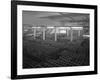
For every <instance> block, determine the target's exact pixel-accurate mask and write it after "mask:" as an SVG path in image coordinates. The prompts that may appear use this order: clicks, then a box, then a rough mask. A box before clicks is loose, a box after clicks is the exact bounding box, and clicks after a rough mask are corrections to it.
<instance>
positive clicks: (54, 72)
mask: <svg viewBox="0 0 100 80" xmlns="http://www.w3.org/2000/svg"><path fill="white" fill-rule="evenodd" d="M12 14H13V17H12V39H13V40H12V41H13V42H12V44H13V48H12V67H13V68H12V78H15V75H17V78H28V77H30V78H38V77H55V76H70V75H86V74H96V73H97V60H96V59H97V50H96V46H97V42H96V38H97V33H96V31H97V23H96V22H97V7H96V6H93V5H77V4H76V5H75V4H61V3H43V2H27V1H26V2H24V1H15V2H14V1H12ZM16 39H17V40H16ZM14 44H15V45H14ZM13 53H14V54H13Z"/></svg>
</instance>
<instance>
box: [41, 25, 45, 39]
mask: <svg viewBox="0 0 100 80" xmlns="http://www.w3.org/2000/svg"><path fill="white" fill-rule="evenodd" d="M42 29H43V40H45V27H43V28H42Z"/></svg>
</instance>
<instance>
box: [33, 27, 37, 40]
mask: <svg viewBox="0 0 100 80" xmlns="http://www.w3.org/2000/svg"><path fill="white" fill-rule="evenodd" d="M33 30H34V39H36V28H34V29H33Z"/></svg>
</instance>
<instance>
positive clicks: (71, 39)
mask: <svg viewBox="0 0 100 80" xmlns="http://www.w3.org/2000/svg"><path fill="white" fill-rule="evenodd" d="M70 37H71V38H70V41H71V42H72V41H73V30H72V28H71V36H70Z"/></svg>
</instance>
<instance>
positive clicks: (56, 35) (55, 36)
mask: <svg viewBox="0 0 100 80" xmlns="http://www.w3.org/2000/svg"><path fill="white" fill-rule="evenodd" d="M55 41H57V29H56V27H55Z"/></svg>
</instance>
